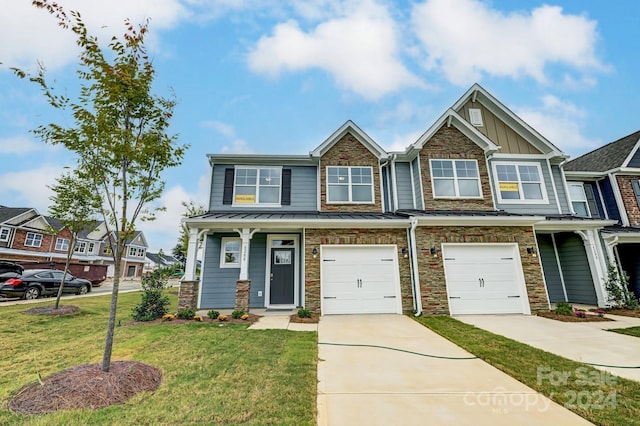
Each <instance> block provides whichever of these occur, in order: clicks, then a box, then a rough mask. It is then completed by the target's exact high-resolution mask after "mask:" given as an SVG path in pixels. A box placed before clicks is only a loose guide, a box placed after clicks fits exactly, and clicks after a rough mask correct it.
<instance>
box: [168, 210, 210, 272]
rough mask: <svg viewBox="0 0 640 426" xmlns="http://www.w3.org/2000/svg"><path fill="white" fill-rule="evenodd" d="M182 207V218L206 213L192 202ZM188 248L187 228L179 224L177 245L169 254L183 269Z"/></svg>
mask: <svg viewBox="0 0 640 426" xmlns="http://www.w3.org/2000/svg"><path fill="white" fill-rule="evenodd" d="M182 206H183V207H184V209H185V211H184V213H182V217H183V218H186V217H192V216H198V215H201V214H204V213H206V210H205V208H204V206H203V205H201V204H197V205H196V204H194V203H193V201H191V200H189V202H188V203H187V202H185V201H183V202H182ZM188 248H189V228H188V227H187V225H185V224H184V223H180V235H179V236H178V243H177V244H176V245H175V247H174V248H173V250H172V252H171V254H172V255H173V257H175V258H176V259H177V260H178V261H179V262H180V263H182V265H183V267H184V264H185V262H186V260H187V250H188Z"/></svg>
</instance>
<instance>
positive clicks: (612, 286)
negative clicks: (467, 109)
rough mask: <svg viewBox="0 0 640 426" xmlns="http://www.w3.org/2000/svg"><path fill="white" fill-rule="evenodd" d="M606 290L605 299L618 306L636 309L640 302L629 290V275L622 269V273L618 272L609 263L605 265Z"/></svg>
mask: <svg viewBox="0 0 640 426" xmlns="http://www.w3.org/2000/svg"><path fill="white" fill-rule="evenodd" d="M604 288H605V290H607V301H608V302H609V303H611V304H613V305H615V306H616V307H618V308H625V309H638V308H639V307H640V303H639V302H638V298H637V297H636V296H635V294H633V292H632V291H631V290H629V276H628V275H627V273H626V272H624V271H622V275H621V274H619V273H618V269H617V268H616V267H615V266H614V265H612V264H609V266H608V267H607V282H606V283H605V284H604Z"/></svg>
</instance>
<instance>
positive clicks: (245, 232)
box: [234, 228, 259, 281]
mask: <svg viewBox="0 0 640 426" xmlns="http://www.w3.org/2000/svg"><path fill="white" fill-rule="evenodd" d="M234 231H236V232H237V233H238V234H240V239H241V240H242V244H241V246H240V276H239V277H238V279H239V280H240V281H246V280H248V279H249V244H250V242H251V238H253V234H255V233H256V232H257V231H259V229H258V228H256V229H254V230H251V228H242V230H240V229H234Z"/></svg>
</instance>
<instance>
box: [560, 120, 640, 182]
mask: <svg viewBox="0 0 640 426" xmlns="http://www.w3.org/2000/svg"><path fill="white" fill-rule="evenodd" d="M639 139H640V130H639V131H637V132H635V133H632V134H630V135H628V136H625V137H623V138H621V139H618V140H617V141H614V142H611V143H609V144H607V145H605V146H603V147H600V148H598V149H595V150H593V151H591V152H588V153H586V154H584V155H582V156H580V157H578V158H576V159H575V160H571V161H569V162H568V163H567V164H565V166H564V169H565V170H566V171H570V172H606V171H609V170H613V169H616V168H618V167H620V166H622V164H623V163H624V160H625V159H626V158H627V157H628V156H629V154H630V153H631V150H633V147H635V146H636V143H637V142H638V140H639Z"/></svg>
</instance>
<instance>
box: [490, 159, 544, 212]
mask: <svg viewBox="0 0 640 426" xmlns="http://www.w3.org/2000/svg"><path fill="white" fill-rule="evenodd" d="M493 172H494V176H495V179H496V182H497V185H496V186H497V188H496V190H497V193H498V200H499V201H500V202H501V203H525V204H526V203H529V204H536V203H546V202H547V190H546V187H545V185H544V180H543V175H542V169H541V168H540V165H539V164H536V163H506V162H494V163H493Z"/></svg>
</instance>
